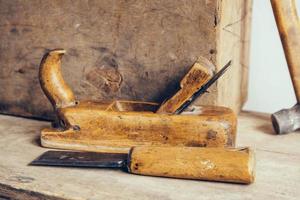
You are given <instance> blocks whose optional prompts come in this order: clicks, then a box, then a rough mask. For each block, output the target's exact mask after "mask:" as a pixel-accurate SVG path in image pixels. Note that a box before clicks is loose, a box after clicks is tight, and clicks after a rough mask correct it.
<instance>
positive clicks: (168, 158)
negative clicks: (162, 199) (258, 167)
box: [129, 146, 255, 184]
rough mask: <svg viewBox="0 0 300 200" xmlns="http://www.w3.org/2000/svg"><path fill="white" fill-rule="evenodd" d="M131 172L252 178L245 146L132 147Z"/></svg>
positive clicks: (252, 166) (252, 162) (244, 180)
mask: <svg viewBox="0 0 300 200" xmlns="http://www.w3.org/2000/svg"><path fill="white" fill-rule="evenodd" d="M129 159H130V162H129V170H130V172H131V173H134V174H141V175H149V176H162V177H173V178H185V179H197V180H210V181H222V182H234V183H246V184H249V183H252V182H253V181H254V172H255V158H254V153H253V151H252V150H250V149H249V148H237V149H224V148H195V147H181V148H178V147H168V148H165V147H147V146H141V147H134V148H133V149H132V150H131V151H130V155H129Z"/></svg>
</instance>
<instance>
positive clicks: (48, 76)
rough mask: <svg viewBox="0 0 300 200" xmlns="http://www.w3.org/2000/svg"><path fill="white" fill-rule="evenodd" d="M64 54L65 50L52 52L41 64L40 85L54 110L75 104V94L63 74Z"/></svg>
mask: <svg viewBox="0 0 300 200" xmlns="http://www.w3.org/2000/svg"><path fill="white" fill-rule="evenodd" d="M64 54H65V50H62V49H58V50H52V51H50V52H49V53H47V54H46V55H45V56H44V57H43V59H42V61H41V64H40V71H39V79H40V84H41V87H42V89H43V91H44V93H45V94H46V96H47V97H48V99H49V101H50V102H51V104H52V106H53V107H54V109H57V108H63V107H67V106H71V105H74V104H75V97H74V94H73V92H72V90H71V88H70V87H69V86H68V85H67V84H66V82H65V81H64V79H63V77H62V74H61V58H62V56H63V55H64Z"/></svg>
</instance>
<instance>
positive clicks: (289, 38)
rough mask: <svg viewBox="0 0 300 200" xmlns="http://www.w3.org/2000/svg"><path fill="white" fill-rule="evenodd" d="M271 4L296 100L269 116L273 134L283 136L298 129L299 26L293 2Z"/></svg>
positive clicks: (299, 118) (280, 0) (299, 81)
mask: <svg viewBox="0 0 300 200" xmlns="http://www.w3.org/2000/svg"><path fill="white" fill-rule="evenodd" d="M271 4H272V8H273V13H274V16H275V19H276V23H277V28H278V31H279V34H280V38H281V42H282V46H283V49H284V53H285V57H286V60H287V64H288V67H289V71H290V75H291V78H292V82H293V86H294V91H295V94H296V98H297V104H296V105H295V106H294V107H292V108H290V109H283V110H280V111H278V112H276V113H274V114H272V116H271V120H272V123H273V127H274V129H275V132H276V133H277V134H285V133H289V132H292V131H295V130H297V129H299V128H300V105H299V103H300V56H299V52H300V24H299V19H298V16H297V11H296V2H295V0H271Z"/></svg>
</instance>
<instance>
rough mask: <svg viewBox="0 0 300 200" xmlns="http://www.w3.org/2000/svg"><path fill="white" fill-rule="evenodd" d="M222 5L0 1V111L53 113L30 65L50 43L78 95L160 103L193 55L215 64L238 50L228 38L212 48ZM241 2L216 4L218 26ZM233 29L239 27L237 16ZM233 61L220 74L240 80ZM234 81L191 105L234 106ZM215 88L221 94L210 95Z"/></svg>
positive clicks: (195, 0)
mask: <svg viewBox="0 0 300 200" xmlns="http://www.w3.org/2000/svg"><path fill="white" fill-rule="evenodd" d="M222 2H224V1H220V0H211V1H206V0H201V1H198V0H191V1H179V0H176V1H173V0H164V1H162V0H155V1H145V0H142V1H133V0H130V1H125V0H124V1H123V0H119V1H109V0H103V1H88V2H87V1H85V0H78V1H75V2H74V1H71V0H66V1H59V0H53V1H38V0H25V1H17V0H11V1H0V31H1V35H0V44H1V45H0V66H1V68H0V85H1V87H0V111H1V112H2V113H9V114H17V115H22V116H36V117H41V118H52V117H53V116H54V115H53V111H52V109H51V105H50V103H49V102H47V100H46V98H45V96H44V95H43V94H42V91H41V89H40V86H39V84H38V65H39V63H40V59H41V58H42V55H43V54H44V53H45V52H46V51H47V50H49V49H55V48H64V49H66V50H67V54H66V56H65V58H64V60H63V63H64V64H63V74H64V75H65V77H66V82H68V83H69V85H70V86H71V87H72V89H73V91H74V93H75V95H76V96H78V97H79V99H91V100H99V101H103V100H105V101H106V100H109V101H111V100H113V99H126V100H137V101H151V102H157V103H161V102H162V101H163V100H164V99H165V98H166V97H169V96H170V95H171V94H174V92H175V91H176V90H177V89H178V88H177V87H178V83H179V81H180V80H181V78H182V77H183V76H184V74H186V72H187V71H188V70H189V68H190V66H192V64H193V63H195V61H197V59H198V58H199V57H200V56H202V57H204V58H206V59H208V60H210V61H211V62H212V63H213V64H214V65H217V67H219V66H222V64H224V63H225V62H227V61H228V59H233V61H234V62H235V60H236V57H233V58H232V57H226V58H224V59H222V60H220V59H219V56H218V55H219V54H221V53H222V52H225V51H226V52H227V51H228V46H230V47H232V49H235V51H234V52H240V51H241V48H245V47H242V46H240V44H236V43H232V40H228V38H227V39H224V45H222V47H221V48H219V47H218V46H219V45H218V43H219V42H218V41H220V40H219V39H218V38H219V36H220V32H219V31H218V30H222V29H223V28H224V26H226V24H224V23H225V22H224V23H223V21H224V20H223V18H224V19H225V18H226V16H227V15H228V14H225V12H224V13H221V10H220V4H221V3H222ZM243 2H248V1H240V0H232V1H226V3H222V4H224V5H226V7H233V9H232V12H228V13H231V14H230V18H228V19H227V18H226V19H227V20H226V23H228V24H230V23H234V22H235V21H236V20H238V19H240V16H241V15H242V14H241V13H242V12H243V11H242V10H241V9H240V8H241V7H242V6H244V3H243ZM237 3H238V4H237ZM236 5H237V6H236ZM226 13H227V12H226ZM234 26H235V27H242V26H244V23H243V19H242V20H241V23H236V24H235V25H234ZM231 27H233V26H231ZM228 37H232V38H234V39H236V40H234V42H235V41H236V42H237V43H238V41H242V38H243V37H242V36H235V35H232V34H229V35H228ZM229 52H231V50H230V51H229ZM235 63H236V65H235V66H234V68H235V70H234V72H228V73H230V74H232V76H229V75H227V77H226V76H225V77H224V78H223V79H226V80H227V81H229V79H230V80H231V79H232V78H235V77H236V76H237V77H240V75H239V74H240V73H239V72H238V71H239V69H240V68H241V66H242V65H240V62H239V61H236V62H235ZM244 68H247V64H246V65H245V67H244ZM235 79H238V78H235ZM225 82H226V81H225ZM225 82H220V83H219V84H218V85H223V84H225ZM241 82H244V80H239V81H237V82H235V83H236V85H234V87H229V88H232V90H233V91H235V90H237V91H236V92H231V93H228V95H226V94H227V90H228V89H224V88H225V86H224V88H219V87H217V86H214V87H212V88H211V90H210V94H209V95H204V96H203V97H202V98H201V100H199V101H198V102H196V104H197V105H199V104H211V105H216V104H222V105H229V106H230V107H232V108H233V109H234V110H235V111H238V110H239V108H238V107H237V106H236V105H240V104H241V103H240V102H239V100H238V99H240V94H239V92H238V91H240V90H241V89H242V88H241ZM221 90H224V91H221ZM220 92H221V93H222V94H223V95H221V96H220V97H218V96H219V95H218V93H220ZM16 96H18V98H16ZM218 98H219V100H217V99H218Z"/></svg>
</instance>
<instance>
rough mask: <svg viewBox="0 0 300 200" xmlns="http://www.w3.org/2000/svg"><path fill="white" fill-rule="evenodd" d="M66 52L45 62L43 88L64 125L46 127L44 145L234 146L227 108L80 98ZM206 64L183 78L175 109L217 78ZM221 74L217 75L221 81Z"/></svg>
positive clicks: (110, 148)
mask: <svg viewBox="0 0 300 200" xmlns="http://www.w3.org/2000/svg"><path fill="white" fill-rule="evenodd" d="M64 53H65V51H64V50H52V51H50V52H49V53H47V54H46V55H45V56H44V57H43V59H42V62H41V65H40V74H39V77H40V83H41V87H42V89H43V91H44V93H45V94H46V96H47V97H48V99H49V101H50V102H51V104H52V106H53V108H54V110H55V113H56V114H57V118H58V120H57V121H58V122H59V123H57V124H58V125H59V126H58V127H52V128H46V129H43V130H42V132H41V144H42V146H45V147H51V148H61V149H71V150H85V151H99V152H119V153H121V152H123V153H124V152H125V153H127V152H128V151H129V149H130V147H132V146H140V145H157V146H194V147H232V146H234V144H235V137H236V116H235V114H234V113H233V111H232V110H231V109H229V108H226V107H220V106H199V107H195V108H194V109H193V110H194V111H193V112H192V111H187V110H186V111H185V112H183V113H182V114H181V115H175V114H173V113H172V112H171V113H169V112H168V111H167V112H164V114H163V113H159V112H157V113H156V111H158V108H159V104H157V103H152V102H139V101H120V100H117V101H112V102H92V101H78V100H76V99H75V96H74V94H73V92H72V90H71V88H70V87H69V86H68V85H67V84H66V82H65V81H64V79H63V77H62V74H61V58H62V56H63V54H64ZM205 63H207V62H197V63H195V64H194V65H193V67H192V68H191V69H190V71H189V72H188V73H187V75H186V76H185V77H184V78H183V80H182V81H181V86H182V88H181V90H180V91H179V92H180V93H182V94H181V95H177V93H176V94H175V95H174V96H176V95H177V96H180V98H178V99H177V100H176V101H175V102H174V103H173V104H172V103H169V104H168V105H169V106H170V107H172V105H175V104H176V106H173V107H172V108H175V109H174V110H175V111H176V110H177V109H178V108H180V107H181V106H182V105H183V104H184V103H185V102H186V100H187V99H189V98H190V97H191V95H193V94H194V93H195V92H197V91H198V90H199V89H200V90H201V88H202V86H203V85H204V86H205V84H206V83H211V81H209V80H210V78H211V73H212V72H211V70H209V69H210V67H207V66H206V65H209V64H205ZM210 65H211V64H210ZM227 66H228V65H226V67H227ZM212 67H213V66H212ZM215 77H216V76H214V77H213V79H212V80H214V81H215V80H216V78H215ZM217 77H219V76H217ZM206 89H207V87H205V90H206ZM202 91H203V90H202ZM179 92H178V93H179ZM173 99H174V98H173Z"/></svg>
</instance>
